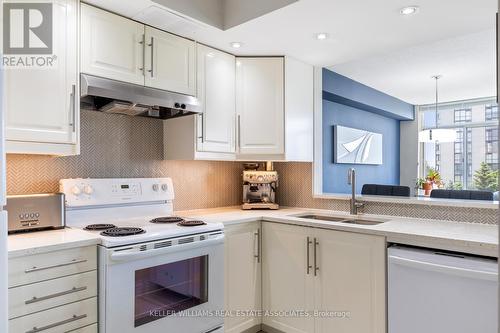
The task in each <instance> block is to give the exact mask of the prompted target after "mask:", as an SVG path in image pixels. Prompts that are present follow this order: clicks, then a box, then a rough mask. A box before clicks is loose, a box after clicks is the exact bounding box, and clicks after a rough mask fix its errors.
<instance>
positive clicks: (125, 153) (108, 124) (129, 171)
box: [7, 110, 497, 224]
mask: <svg viewBox="0 0 500 333" xmlns="http://www.w3.org/2000/svg"><path fill="white" fill-rule="evenodd" d="M81 117H82V118H81V154H80V155H79V156H68V157H51V156H40V155H14V154H10V155H8V156H7V192H8V194H26V193H47V192H56V191H58V189H59V179H61V178H78V177H80V178H87V177H92V178H110V177H123V178H128V177H171V178H172V180H173V182H174V186H175V194H176V199H175V202H174V206H175V209H176V210H186V209H197V208H211V207H222V206H235V205H239V204H240V203H241V196H242V195H241V172H242V169H243V167H242V163H239V162H208V161H164V160H163V126H162V122H161V121H158V120H156V119H150V118H141V117H129V116H122V115H116V114H105V113H100V112H95V111H85V110H84V111H82V114H81ZM275 166H276V169H277V170H278V172H279V174H280V187H279V188H278V202H279V203H280V204H281V205H282V206H293V207H303V208H321V209H332V210H340V211H348V210H349V203H348V201H346V200H328V199H315V198H313V196H312V164H311V163H275ZM365 212H366V213H373V214H381V215H393V216H409V217H420V218H429V219H440V220H454V221H466V222H478V223H488V224H495V223H497V210H494V209H477V208H460V207H437V206H425V205H409V204H393V203H374V202H369V203H367V205H366V208H365Z"/></svg>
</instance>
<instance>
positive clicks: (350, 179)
mask: <svg viewBox="0 0 500 333" xmlns="http://www.w3.org/2000/svg"><path fill="white" fill-rule="evenodd" d="M347 184H348V185H351V200H350V208H351V209H350V213H351V215H358V209H359V208H362V207H363V206H364V204H363V203H362V202H360V201H358V200H357V199H356V170H354V169H353V168H350V169H349V170H347Z"/></svg>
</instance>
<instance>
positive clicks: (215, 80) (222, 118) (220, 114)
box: [164, 44, 236, 160]
mask: <svg viewBox="0 0 500 333" xmlns="http://www.w3.org/2000/svg"><path fill="white" fill-rule="evenodd" d="M197 61H198V64H197V66H196V67H197V81H198V83H197V96H198V99H199V100H200V103H201V106H202V110H203V113H202V114H199V115H196V116H192V117H180V118H174V119H169V120H167V121H165V123H164V140H165V141H164V147H165V153H164V156H165V158H166V159H170V160H234V159H235V158H236V155H235V146H236V140H235V124H236V121H235V120H236V111H235V109H236V105H235V57H234V56H232V55H230V54H228V53H225V52H221V51H218V50H215V49H212V48H210V47H207V46H204V45H200V44H198V45H197Z"/></svg>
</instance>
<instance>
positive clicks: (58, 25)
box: [4, 0, 79, 155]
mask: <svg viewBox="0 0 500 333" xmlns="http://www.w3.org/2000/svg"><path fill="white" fill-rule="evenodd" d="M78 13H79V2H78V1H77V0H59V1H54V2H53V54H54V55H55V56H56V57H57V59H56V61H55V63H54V67H52V68H41V69H33V68H30V69H26V68H22V69H12V68H11V69H6V70H5V72H4V73H5V74H4V80H5V81H4V83H5V84H4V94H5V104H4V106H5V136H6V140H7V141H6V148H7V149H6V150H7V152H8V153H27V154H50V155H71V154H77V153H78V151H79V146H78V142H79V130H78V128H79V93H78V92H79V84H78Z"/></svg>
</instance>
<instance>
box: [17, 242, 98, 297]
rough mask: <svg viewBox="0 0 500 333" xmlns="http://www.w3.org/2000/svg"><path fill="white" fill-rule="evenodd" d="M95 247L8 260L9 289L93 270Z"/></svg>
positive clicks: (95, 265)
mask: <svg viewBox="0 0 500 333" xmlns="http://www.w3.org/2000/svg"><path fill="white" fill-rule="evenodd" d="M96 268H97V251H96V246H87V247H80V248H75V249H70V250H64V251H56V252H49V253H43V254H35V255H31V256H25V257H19V258H15V259H11V260H9V288H11V287H16V286H21V285H25V284H30V283H35V282H39V281H45V280H50V279H55V278H60V277H63V276H67V275H72V274H78V273H82V272H87V271H91V270H95V269H96Z"/></svg>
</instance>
